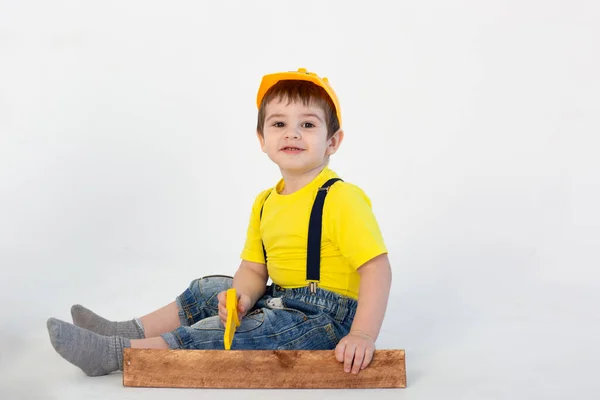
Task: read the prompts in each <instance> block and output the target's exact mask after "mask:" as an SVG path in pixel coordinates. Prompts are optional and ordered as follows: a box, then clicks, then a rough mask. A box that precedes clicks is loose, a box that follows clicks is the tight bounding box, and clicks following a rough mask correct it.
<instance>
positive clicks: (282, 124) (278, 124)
mask: <svg viewBox="0 0 600 400" xmlns="http://www.w3.org/2000/svg"><path fill="white" fill-rule="evenodd" d="M273 126H275V127H277V128H283V127H284V126H285V124H284V123H283V122H274V123H273Z"/></svg>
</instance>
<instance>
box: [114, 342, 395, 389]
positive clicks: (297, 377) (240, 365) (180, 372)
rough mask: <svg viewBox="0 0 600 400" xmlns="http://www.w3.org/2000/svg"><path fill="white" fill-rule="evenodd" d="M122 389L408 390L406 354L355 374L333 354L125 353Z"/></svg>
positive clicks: (381, 357)
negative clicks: (347, 370)
mask: <svg viewBox="0 0 600 400" xmlns="http://www.w3.org/2000/svg"><path fill="white" fill-rule="evenodd" d="M123 385H124V386H131V387H162V388H236V389H272V388H294V389H301V388H302V389H303V388H306V389H338V388H405V387H406V366H405V359H404V350H376V351H375V355H374V356H373V360H372V361H371V363H370V364H369V366H368V367H367V368H366V369H364V370H362V371H360V372H359V373H358V374H357V375H353V374H350V373H346V372H344V369H343V364H342V363H340V362H338V361H337V360H336V358H335V354H334V351H333V350H155V349H152V350H149V349H131V348H126V349H124V353H123Z"/></svg>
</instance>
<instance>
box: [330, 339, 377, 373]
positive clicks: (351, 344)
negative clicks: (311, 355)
mask: <svg viewBox="0 0 600 400" xmlns="http://www.w3.org/2000/svg"><path fill="white" fill-rule="evenodd" d="M374 353H375V346H374V343H368V341H366V340H365V339H363V338H357V337H351V336H347V337H345V338H343V339H342V340H340V342H339V343H338V345H337V346H336V347H335V358H336V360H337V361H338V362H341V363H342V362H343V363H344V365H343V367H344V372H348V373H350V372H351V373H352V374H358V373H359V372H360V371H361V370H363V369H365V368H366V367H367V366H368V365H369V364H370V363H371V361H372V360H373V356H374Z"/></svg>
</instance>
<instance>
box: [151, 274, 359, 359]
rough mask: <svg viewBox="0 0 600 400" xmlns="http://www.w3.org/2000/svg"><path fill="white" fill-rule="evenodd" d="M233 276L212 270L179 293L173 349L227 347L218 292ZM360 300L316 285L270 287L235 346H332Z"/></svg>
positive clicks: (242, 324)
mask: <svg viewBox="0 0 600 400" xmlns="http://www.w3.org/2000/svg"><path fill="white" fill-rule="evenodd" d="M232 282H233V279H232V278H231V277H228V276H223V275H211V276H207V277H203V278H201V279H196V280H193V281H192V282H191V284H190V286H189V288H187V289H186V290H185V291H184V292H183V293H182V294H181V295H179V296H177V298H176V303H177V306H178V307H179V318H180V321H181V326H180V327H179V328H177V329H175V330H174V331H172V332H170V333H165V334H163V335H162V337H163V339H164V340H165V341H166V342H167V344H168V345H169V348H171V349H203V350H215V349H224V348H225V345H224V340H223V336H224V334H225V327H224V326H223V324H222V323H221V320H220V319H219V316H218V307H217V305H218V300H217V295H218V294H219V293H220V292H222V291H224V290H227V289H229V288H230V287H231V285H232ZM356 306H357V302H356V300H354V299H352V298H350V297H346V296H342V295H340V294H337V293H334V292H331V291H327V290H323V289H320V288H317V292H316V293H315V294H311V293H310V291H309V289H308V287H302V288H297V289H283V288H281V287H280V286H277V285H274V284H273V285H269V286H267V290H266V292H265V294H264V296H263V297H262V298H260V299H259V300H258V301H257V302H256V304H255V305H254V307H253V308H252V309H251V310H250V311H249V312H248V313H247V314H246V315H245V316H244V318H242V320H241V321H240V326H238V327H237V329H236V331H235V336H234V338H233V342H232V344H231V349H232V350H331V349H334V348H335V346H336V345H337V343H338V342H339V341H340V339H342V338H343V337H344V336H346V335H347V334H348V332H349V331H350V327H351V325H352V321H353V319H354V315H355V313H356Z"/></svg>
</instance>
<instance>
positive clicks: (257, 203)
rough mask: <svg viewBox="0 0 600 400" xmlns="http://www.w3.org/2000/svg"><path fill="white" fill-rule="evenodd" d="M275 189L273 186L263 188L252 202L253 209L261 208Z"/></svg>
mask: <svg viewBox="0 0 600 400" xmlns="http://www.w3.org/2000/svg"><path fill="white" fill-rule="evenodd" d="M273 189H274V188H272V187H270V188H268V189H263V190H261V191H260V192H259V193H258V194H256V195H255V197H254V202H253V203H252V209H253V210H255V211H256V210H259V209H260V207H261V206H262V205H263V203H264V202H265V200H266V199H267V197H269V195H270V194H271V192H272V191H273Z"/></svg>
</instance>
